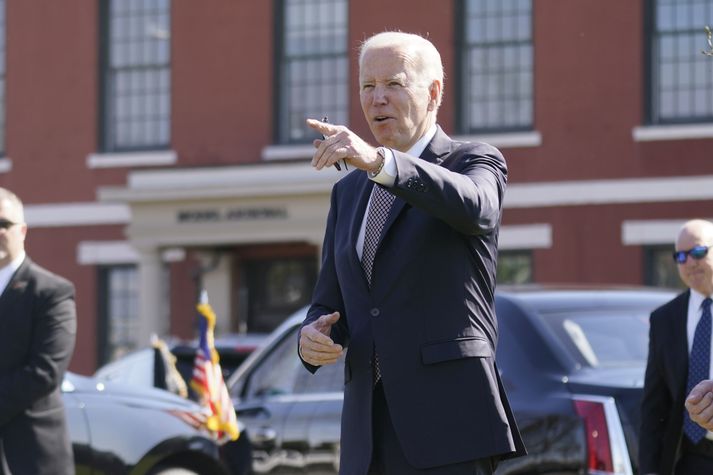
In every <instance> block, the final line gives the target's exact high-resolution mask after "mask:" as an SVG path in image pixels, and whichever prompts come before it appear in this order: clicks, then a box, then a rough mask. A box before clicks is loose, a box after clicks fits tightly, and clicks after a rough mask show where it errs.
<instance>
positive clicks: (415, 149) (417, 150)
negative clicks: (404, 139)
mask: <svg viewBox="0 0 713 475" xmlns="http://www.w3.org/2000/svg"><path fill="white" fill-rule="evenodd" d="M437 130H438V127H436V124H435V123H434V124H433V125H431V128H430V129H428V131H427V132H426V133H425V134H423V136H421V138H420V139H418V141H417V142H416V143H415V144H413V145H412V146H411V148H410V149H408V151H407V152H406V153H407V154H408V155H411V156H412V157H420V156H421V154H422V153H423V151H424V150H426V147H427V146H428V144H429V143H430V142H431V140H433V136H434V135H436V131H437Z"/></svg>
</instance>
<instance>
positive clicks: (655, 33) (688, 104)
mask: <svg viewBox="0 0 713 475" xmlns="http://www.w3.org/2000/svg"><path fill="white" fill-rule="evenodd" d="M650 5H652V8H653V14H652V15H650V18H651V21H652V22H653V25H652V26H651V28H650V31H651V42H650V47H651V74H649V75H647V77H648V78H649V80H650V87H649V90H650V104H649V116H650V122H651V123H653V124H666V123H669V124H670V123H693V122H710V121H713V61H711V58H709V57H707V56H705V55H703V54H701V51H702V50H703V49H707V46H708V45H707V43H706V35H705V32H704V31H703V25H704V24H705V21H706V19H708V20H710V19H713V0H655V1H654V2H650Z"/></svg>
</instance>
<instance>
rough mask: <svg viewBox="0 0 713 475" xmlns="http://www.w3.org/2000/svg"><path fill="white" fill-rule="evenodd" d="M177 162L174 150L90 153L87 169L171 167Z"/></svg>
mask: <svg viewBox="0 0 713 475" xmlns="http://www.w3.org/2000/svg"><path fill="white" fill-rule="evenodd" d="M177 161H178V155H177V154H176V152H175V151H174V150H159V151H147V152H126V153H91V154H89V155H88V156H87V168H126V167H152V166H162V165H173V164H175V163H176V162H177Z"/></svg>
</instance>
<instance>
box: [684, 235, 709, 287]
mask: <svg viewBox="0 0 713 475" xmlns="http://www.w3.org/2000/svg"><path fill="white" fill-rule="evenodd" d="M710 234H711V233H710V230H708V232H706V230H705V229H700V228H691V229H684V230H683V231H682V232H681V234H680V235H679V236H678V239H677V240H676V250H677V251H687V250H689V249H692V248H694V247H696V246H712V245H713V242H712V241H713V239H712V237H713V236H711V235H710ZM678 274H679V275H680V276H681V280H683V282H684V283H685V284H686V286H688V287H690V288H691V289H693V290H696V291H697V292H700V293H701V294H703V295H712V294H713V249H711V250H709V251H708V254H707V255H706V256H705V257H704V258H703V259H700V260H696V259H694V258H693V257H691V256H690V255H689V256H687V259H686V262H684V263H683V264H678Z"/></svg>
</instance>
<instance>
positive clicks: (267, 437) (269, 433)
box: [250, 427, 277, 445]
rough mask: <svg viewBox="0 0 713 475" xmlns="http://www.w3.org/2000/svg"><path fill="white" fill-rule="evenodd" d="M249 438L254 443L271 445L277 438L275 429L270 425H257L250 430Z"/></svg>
mask: <svg viewBox="0 0 713 475" xmlns="http://www.w3.org/2000/svg"><path fill="white" fill-rule="evenodd" d="M250 438H251V439H252V441H253V443H255V444H259V445H272V444H274V443H275V440H277V431H276V430H275V429H273V428H272V427H258V428H257V429H255V430H253V431H250Z"/></svg>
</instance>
